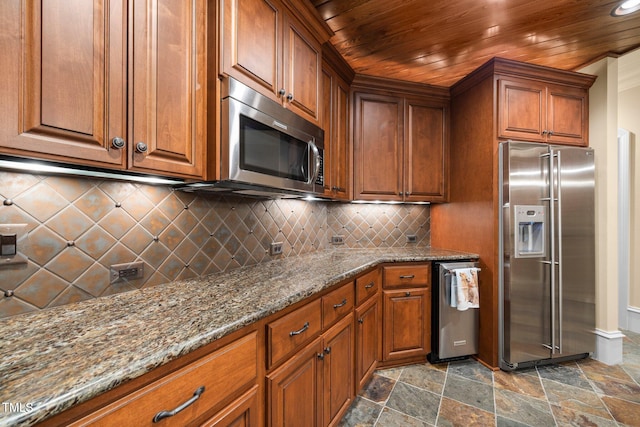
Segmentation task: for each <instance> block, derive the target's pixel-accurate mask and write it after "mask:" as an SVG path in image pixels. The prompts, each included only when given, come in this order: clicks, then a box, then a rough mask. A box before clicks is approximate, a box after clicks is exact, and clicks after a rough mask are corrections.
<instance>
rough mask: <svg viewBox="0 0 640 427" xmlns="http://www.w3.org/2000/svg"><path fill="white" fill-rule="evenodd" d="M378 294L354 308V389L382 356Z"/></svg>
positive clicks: (372, 370) (363, 381)
mask: <svg viewBox="0 0 640 427" xmlns="http://www.w3.org/2000/svg"><path fill="white" fill-rule="evenodd" d="M381 326H382V319H381V311H380V296H379V294H378V295H376V296H374V297H372V298H369V299H368V300H367V301H366V302H364V303H363V304H362V305H360V306H359V307H358V308H356V367H355V368H356V372H355V378H356V379H355V381H356V390H360V389H362V388H363V387H364V386H365V384H366V383H367V381H368V380H369V378H371V375H373V372H374V371H375V370H376V367H377V366H378V360H380V359H381V358H382V354H381V350H382V340H381V338H382V331H381Z"/></svg>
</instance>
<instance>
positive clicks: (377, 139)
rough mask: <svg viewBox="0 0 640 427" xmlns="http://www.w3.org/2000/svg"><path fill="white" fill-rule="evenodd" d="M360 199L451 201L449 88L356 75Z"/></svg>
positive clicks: (356, 165)
mask: <svg viewBox="0 0 640 427" xmlns="http://www.w3.org/2000/svg"><path fill="white" fill-rule="evenodd" d="M352 89H353V91H354V119H353V123H354V150H353V151H354V160H353V162H354V165H353V168H354V199H356V200H383V201H404V202H444V201H447V181H448V163H449V159H448V152H449V142H448V138H449V132H448V126H449V95H448V93H449V92H448V89H446V88H439V87H432V86H427V85H418V84H411V83H406V82H400V81H392V80H383V79H378V78H371V77H366V78H361V77H360V76H358V77H356V81H355V82H354V84H353V85H352Z"/></svg>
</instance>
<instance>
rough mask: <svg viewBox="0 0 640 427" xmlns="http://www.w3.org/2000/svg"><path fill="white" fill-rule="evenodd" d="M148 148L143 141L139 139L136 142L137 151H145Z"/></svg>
mask: <svg viewBox="0 0 640 427" xmlns="http://www.w3.org/2000/svg"><path fill="white" fill-rule="evenodd" d="M148 149H149V147H147V144H145V143H144V142H142V141H140V142H138V143H136V151H137V152H138V153H146V152H147V150H148Z"/></svg>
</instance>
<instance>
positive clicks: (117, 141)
mask: <svg viewBox="0 0 640 427" xmlns="http://www.w3.org/2000/svg"><path fill="white" fill-rule="evenodd" d="M111 146H112V147H113V148H115V149H118V150H119V149H121V148H124V146H125V142H124V139H123V138H120V137H119V136H116V137H115V138H113V139H112V140H111Z"/></svg>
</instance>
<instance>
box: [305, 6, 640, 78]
mask: <svg viewBox="0 0 640 427" xmlns="http://www.w3.org/2000/svg"><path fill="white" fill-rule="evenodd" d="M312 3H313V5H314V6H315V7H316V9H317V10H318V12H319V13H320V16H321V17H322V18H323V19H324V20H325V21H326V22H327V24H328V25H329V27H330V28H331V29H332V30H333V31H334V33H335V35H334V36H333V37H332V38H331V40H330V42H331V43H332V44H333V45H334V46H335V47H336V49H337V50H338V52H340V54H341V55H342V56H343V57H344V59H345V60H346V61H347V62H348V63H349V65H351V67H352V68H353V69H354V70H355V71H356V73H358V74H367V75H373V76H380V77H389V78H396V79H402V80H408V81H414V82H420V83H428V84H433V85H439V86H451V85H452V84H454V83H455V82H457V81H458V80H459V79H460V78H462V77H464V76H465V75H467V74H468V73H469V72H471V71H472V70H474V69H475V68H477V67H478V66H480V65H482V64H483V63H485V62H486V61H487V60H489V59H491V58H492V57H494V56H499V57H503V58H508V59H514V60H519V61H524V62H529V63H533V64H539V65H546V66H550V67H555V68H560V69H564V70H576V69H578V68H580V67H581V66H584V65H586V64H588V63H590V62H593V61H595V60H597V59H600V58H602V57H603V56H605V55H607V54H613V55H621V54H623V53H626V52H629V51H631V50H633V49H635V48H637V47H640V12H636V13H633V14H630V15H627V16H625V17H617V18H614V17H612V16H611V15H610V12H611V10H612V9H613V8H614V7H616V6H617V5H618V3H619V2H618V1H610V0H609V1H603V0H312Z"/></svg>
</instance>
